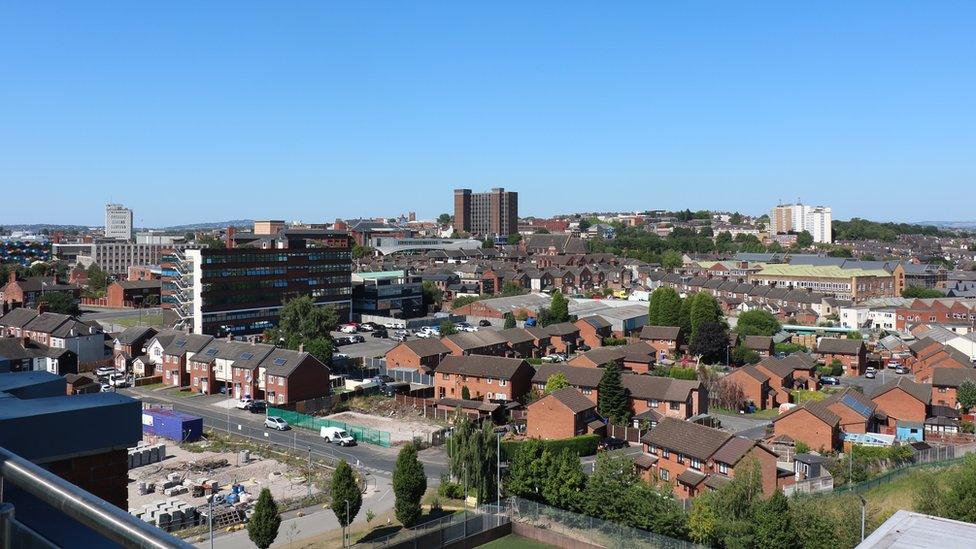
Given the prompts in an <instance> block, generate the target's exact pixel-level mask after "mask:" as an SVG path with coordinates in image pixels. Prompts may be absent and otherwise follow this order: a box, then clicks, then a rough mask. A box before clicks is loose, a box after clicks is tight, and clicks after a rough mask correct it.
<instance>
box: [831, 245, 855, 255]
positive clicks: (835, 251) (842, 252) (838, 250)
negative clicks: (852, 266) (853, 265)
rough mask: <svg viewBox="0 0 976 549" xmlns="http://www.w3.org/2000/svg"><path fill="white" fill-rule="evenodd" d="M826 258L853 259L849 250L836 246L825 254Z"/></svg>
mask: <svg viewBox="0 0 976 549" xmlns="http://www.w3.org/2000/svg"><path fill="white" fill-rule="evenodd" d="M827 256H828V257H854V253H853V252H852V251H851V249H850V248H845V247H843V246H837V247H835V248H833V249H831V250H830V251H828V252H827Z"/></svg>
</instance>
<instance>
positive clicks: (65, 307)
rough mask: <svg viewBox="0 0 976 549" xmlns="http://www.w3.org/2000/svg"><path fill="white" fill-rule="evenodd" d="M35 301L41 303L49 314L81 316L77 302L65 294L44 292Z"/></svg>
mask: <svg viewBox="0 0 976 549" xmlns="http://www.w3.org/2000/svg"><path fill="white" fill-rule="evenodd" d="M37 301H38V302H39V303H43V304H44V306H45V307H46V309H47V311H48V312H51V313H60V314H63V315H71V316H78V315H79V314H81V309H79V308H78V302H76V301H75V299H74V298H73V297H71V294H69V293H67V292H45V293H44V294H43V295H41V297H40V298H39V299H38V300H37Z"/></svg>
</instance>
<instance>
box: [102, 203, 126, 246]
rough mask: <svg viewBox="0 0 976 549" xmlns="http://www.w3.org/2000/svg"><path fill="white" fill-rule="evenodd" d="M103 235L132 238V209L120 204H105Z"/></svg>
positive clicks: (123, 238)
mask: <svg viewBox="0 0 976 549" xmlns="http://www.w3.org/2000/svg"><path fill="white" fill-rule="evenodd" d="M105 237H106V238H117V239H119V240H132V210H130V209H129V208H126V207H125V206H123V205H121V204H106V205H105Z"/></svg>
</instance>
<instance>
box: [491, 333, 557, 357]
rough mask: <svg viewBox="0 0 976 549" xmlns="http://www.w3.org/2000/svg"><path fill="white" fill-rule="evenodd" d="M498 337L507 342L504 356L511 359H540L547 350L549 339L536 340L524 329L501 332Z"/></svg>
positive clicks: (546, 337)
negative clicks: (506, 351) (506, 350)
mask: <svg viewBox="0 0 976 549" xmlns="http://www.w3.org/2000/svg"><path fill="white" fill-rule="evenodd" d="M498 335H500V336H502V337H503V338H505V340H506V341H507V342H508V353H506V356H510V357H512V358H541V357H542V356H545V355H546V351H547V350H548V348H549V337H548V336H545V337H542V338H537V337H536V335H534V334H533V333H532V332H530V331H529V330H527V329H525V328H509V329H507V330H501V331H499V332H498Z"/></svg>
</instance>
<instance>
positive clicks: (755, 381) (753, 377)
mask: <svg viewBox="0 0 976 549" xmlns="http://www.w3.org/2000/svg"><path fill="white" fill-rule="evenodd" d="M723 383H732V384H735V385H738V387H739V390H741V391H742V396H743V398H744V399H745V401H746V402H747V403H751V404H752V405H753V406H755V407H756V408H758V409H760V410H765V409H767V408H772V407H774V406H776V391H774V390H773V389H772V388H771V386H770V381H769V374H767V373H765V372H763V371H762V370H760V369H759V368H757V367H756V366H755V365H750V366H743V367H741V368H736V369H735V370H733V371H732V372H731V373H730V374H729V375H727V376H725V378H724V379H723Z"/></svg>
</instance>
